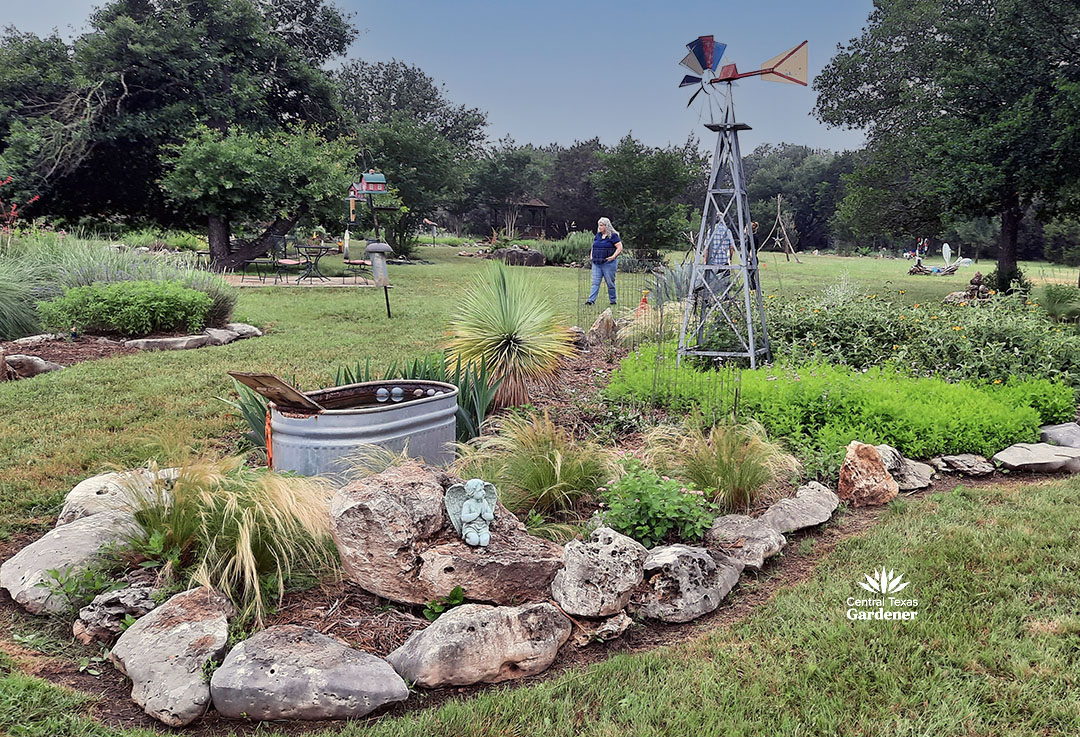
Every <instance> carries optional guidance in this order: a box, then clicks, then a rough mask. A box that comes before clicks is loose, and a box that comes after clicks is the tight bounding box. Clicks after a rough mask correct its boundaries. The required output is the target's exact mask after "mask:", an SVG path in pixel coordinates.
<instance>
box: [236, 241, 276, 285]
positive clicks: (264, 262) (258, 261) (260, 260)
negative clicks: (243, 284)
mask: <svg viewBox="0 0 1080 737" xmlns="http://www.w3.org/2000/svg"><path fill="white" fill-rule="evenodd" d="M272 251H273V249H270V251H267V252H266V253H263V254H262V255H261V256H256V257H255V258H249V259H248V260H247V261H245V262H244V263H242V264H240V281H244V279H246V278H247V277H248V276H249V274H248V267H249V266H254V267H255V276H256V277H257V278H258V280H259V281H261V282H265V281H266V273H265V272H269V271H270V270H271V269H273V268H274V266H275V264H274V258H273V253H272Z"/></svg>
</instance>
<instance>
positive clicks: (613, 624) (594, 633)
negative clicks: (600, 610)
mask: <svg viewBox="0 0 1080 737" xmlns="http://www.w3.org/2000/svg"><path fill="white" fill-rule="evenodd" d="M633 623H634V620H632V619H630V617H629V616H628V615H627V613H626V612H619V613H618V614H616V615H615V616H614V617H608V618H607V619H605V620H603V621H602V622H600V624H598V625H596V626H595V627H590V626H587V625H583V626H584V627H585V628H584V629H582V630H581V631H580V632H579V633H578V634H577V635H575V636H574V647H579V648H580V647H585V646H587V645H590V644H592V643H594V642H610V641H611V640H614V639H617V638H619V637H622V634H623V633H624V632H626V630H628V629H630V625H632V624H633ZM578 624H583V623H581V622H578Z"/></svg>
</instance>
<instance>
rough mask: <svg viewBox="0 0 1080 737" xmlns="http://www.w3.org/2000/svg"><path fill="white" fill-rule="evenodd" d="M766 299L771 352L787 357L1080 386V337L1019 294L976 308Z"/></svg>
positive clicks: (869, 298)
mask: <svg viewBox="0 0 1080 737" xmlns="http://www.w3.org/2000/svg"><path fill="white" fill-rule="evenodd" d="M766 304H767V305H768V320H769V337H770V338H771V340H772V348H773V354H774V356H775V357H777V358H778V359H786V360H787V361H788V362H793V363H805V362H808V361H827V362H829V363H835V364H843V365H847V366H851V367H853V368H857V369H862V368H867V367H870V366H880V365H883V364H886V363H891V364H893V365H895V366H896V367H897V368H898V369H900V370H902V371H903V372H905V373H908V374H911V375H913V376H940V377H943V378H947V379H953V380H957V379H976V380H978V379H981V380H984V381H993V380H995V379H1000V380H1002V381H1004V380H1005V379H1006V378H1007V377H1010V376H1033V377H1041V378H1048V379H1060V380H1062V381H1064V382H1066V383H1068V384H1070V385H1073V386H1078V385H1080V335H1077V334H1076V332H1075V331H1073V330H1071V329H1069V328H1068V327H1067V326H1062V325H1058V324H1055V323H1053V322H1052V321H1050V320H1048V319H1047V317H1046V315H1045V313H1044V311H1043V309H1042V307H1040V306H1039V305H1038V303H1037V302H1036V301H1035V300H1029V299H1025V298H1023V297H1020V296H1013V297H1000V296H998V297H996V298H995V299H993V300H992V301H991V302H990V303H989V304H984V305H979V306H973V305H940V304H916V305H913V306H904V305H898V304H893V303H891V302H888V301H886V300H882V299H879V298H877V297H876V296H874V295H854V294H844V295H841V296H839V297H837V298H835V299H828V295H822V296H820V297H799V298H795V299H785V300H766Z"/></svg>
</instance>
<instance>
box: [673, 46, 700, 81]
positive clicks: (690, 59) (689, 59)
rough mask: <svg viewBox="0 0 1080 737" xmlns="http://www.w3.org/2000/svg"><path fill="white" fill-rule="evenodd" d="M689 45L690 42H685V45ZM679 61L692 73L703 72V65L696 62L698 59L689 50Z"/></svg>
mask: <svg viewBox="0 0 1080 737" xmlns="http://www.w3.org/2000/svg"><path fill="white" fill-rule="evenodd" d="M689 45H690V44H687V46H689ZM679 63H680V64H682V65H683V66H684V67H686V68H687V69H689V70H690V71H691V72H693V73H694V74H705V67H703V66H702V65H701V64H700V63H699V62H698V59H697V57H696V56H695V55H694V52H693V51H691V52H690V53H689V54H687V55H686V57H685V58H684V59H683V60H682V61H680V62H679Z"/></svg>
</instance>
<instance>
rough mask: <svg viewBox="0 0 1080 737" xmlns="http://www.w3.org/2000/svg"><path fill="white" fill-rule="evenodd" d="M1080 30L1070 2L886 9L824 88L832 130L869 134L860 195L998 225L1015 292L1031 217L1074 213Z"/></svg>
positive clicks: (1001, 262)
mask: <svg viewBox="0 0 1080 737" xmlns="http://www.w3.org/2000/svg"><path fill="white" fill-rule="evenodd" d="M1078 28H1080V6H1078V5H1077V4H1076V3H1075V2H1073V1H1072V0H950V1H949V2H940V1H939V0H877V1H876V2H875V7H874V11H873V13H872V14H871V16H870V18H869V20H868V22H867V25H866V27H865V28H864V29H863V32H862V35H861V36H860V37H859V38H857V39H854V40H852V41H851V42H850V43H849V44H848V45H847V46H846V47H844V48H842V49H841V50H840V52H839V53H838V54H837V55H836V56H835V57H834V58H833V60H832V61H831V62H830V63H829V65H828V66H827V67H826V68H825V69H824V70H823V71H822V73H821V74H820V75H819V76H818V77H817V79H816V80H815V82H814V88H815V90H817V92H818V105H817V115H818V117H819V118H820V119H821V120H823V121H825V122H827V123H831V124H834V125H847V126H862V127H866V128H867V129H868V132H869V138H868V145H867V149H868V154H869V156H870V161H869V163H868V167H873V169H871V171H872V176H863V177H861V189H857V190H856V191H855V193H854V196H856V197H859V198H861V199H862V200H864V201H865V203H866V205H865V206H869V207H870V208H871V209H872V208H874V207H877V206H878V204H879V198H876V197H875V196H874V192H875V191H876V192H885V191H893V192H896V193H899V195H900V198H901V199H905V200H908V201H910V202H914V203H917V204H918V205H920V206H923V207H927V208H928V209H929V210H931V211H933V210H934V209H935V208H934V204H935V203H941V204H942V205H943V206H944V209H946V210H948V211H949V212H951V213H955V214H963V215H968V216H979V215H997V216H998V217H999V218H1000V223H1001V234H1000V239H999V249H998V274H999V278H1000V279H1003V280H1005V283H1008V280H1011V278H1012V276H1013V275H1014V274H1015V271H1016V243H1017V234H1018V229H1019V224H1020V220H1021V218H1022V217H1023V213H1024V211H1025V209H1026V208H1027V207H1028V206H1029V205H1031V204H1032V203H1033V202H1036V201H1038V202H1041V203H1043V204H1044V205H1045V206H1048V207H1053V206H1061V205H1072V206H1075V204H1076V202H1075V201H1076V193H1077V186H1078V184H1080V169H1078V167H1077V166H1076V161H1077V159H1078V157H1080V115H1078V113H1080V44H1077V43H1076V32H1077V29H1078ZM864 171H865V170H864ZM882 196H883V197H886V198H887V195H882ZM865 206H864V208H865Z"/></svg>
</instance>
